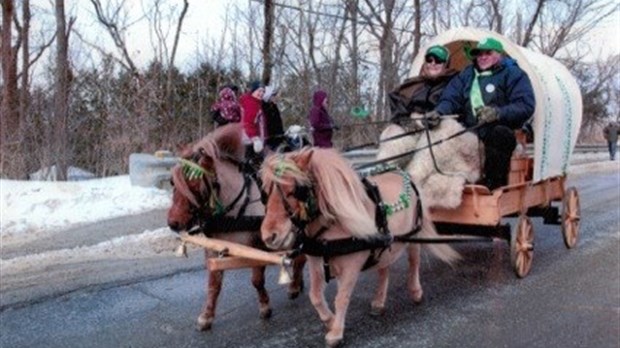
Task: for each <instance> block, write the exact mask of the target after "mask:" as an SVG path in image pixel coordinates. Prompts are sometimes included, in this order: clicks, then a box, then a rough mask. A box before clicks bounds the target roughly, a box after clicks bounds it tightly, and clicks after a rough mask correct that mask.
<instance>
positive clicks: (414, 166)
mask: <svg viewBox="0 0 620 348" xmlns="http://www.w3.org/2000/svg"><path fill="white" fill-rule="evenodd" d="M411 127H412V128H413V132H412V134H411V135H408V136H401V137H398V136H399V135H401V134H404V133H405V130H404V129H403V128H402V127H400V126H398V125H395V124H392V125H389V126H388V127H386V128H385V129H384V130H383V132H382V133H381V136H380V139H381V140H382V141H381V142H380V145H379V151H378V153H377V160H383V159H386V158H389V157H392V156H396V155H399V154H403V153H406V152H411V151H414V150H415V149H420V150H421V151H417V152H415V153H414V154H413V156H404V157H402V158H400V159H399V160H398V161H396V163H397V164H398V165H399V166H401V167H403V168H406V170H407V172H408V173H409V175H411V179H412V180H413V182H415V183H416V184H417V185H419V186H420V194H421V195H422V200H423V201H424V203H425V205H426V206H427V207H428V208H436V207H440V208H446V209H454V208H456V207H458V206H459V205H460V204H461V200H462V195H463V188H464V187H465V184H466V183H475V182H476V181H478V179H480V170H481V163H482V162H483V160H484V150H483V146H484V145H482V143H480V142H479V141H478V137H477V136H476V134H474V133H473V132H465V128H464V127H463V126H462V125H461V124H460V123H459V122H457V121H456V120H455V119H451V118H445V119H443V120H442V121H441V123H440V124H439V125H438V126H437V127H435V128H433V129H432V130H431V131H430V132H429V138H430V140H431V143H434V142H437V141H440V140H444V139H447V138H449V137H451V136H453V135H455V134H460V135H458V136H456V137H454V138H451V139H449V140H447V141H444V142H441V143H439V144H435V145H432V149H431V150H429V149H426V147H428V144H429V143H428V138H427V136H426V134H425V133H424V131H423V127H424V126H422V125H421V124H419V123H417V122H412V125H411ZM395 137H397V138H396V139H392V140H389V141H385V139H389V138H395ZM431 151H432V153H431ZM433 157H434V159H433ZM434 163H436V164H437V168H439V170H440V171H441V172H437V168H436V167H435V165H434Z"/></svg>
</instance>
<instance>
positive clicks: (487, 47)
mask: <svg viewBox="0 0 620 348" xmlns="http://www.w3.org/2000/svg"><path fill="white" fill-rule="evenodd" d="M470 54H471V57H472V58H473V59H474V63H473V64H471V65H470V66H468V67H466V68H465V69H464V70H463V71H461V73H459V75H458V76H457V77H455V78H454V79H452V80H451V81H450V83H449V84H448V85H447V86H446V88H445V89H444V91H443V93H442V95H441V98H440V100H439V103H438V104H437V107H436V108H435V110H434V111H431V112H428V113H427V114H425V117H426V119H427V123H429V124H430V125H433V124H435V125H436V124H437V123H438V122H439V120H440V116H441V115H453V114H458V115H460V117H459V121H460V122H461V123H462V124H463V125H464V126H465V127H473V126H476V125H480V127H478V128H477V129H476V132H477V134H478V137H479V139H480V140H481V141H482V142H483V143H484V148H485V165H484V174H485V177H484V182H483V184H485V185H486V186H487V187H489V189H491V190H493V189H495V188H497V187H500V186H503V185H506V184H507V181H508V171H509V168H510V157H511V156H512V152H513V151H514V149H515V147H516V139H515V135H514V131H513V130H514V129H519V128H521V127H522V126H523V124H524V123H525V122H526V121H527V120H528V119H530V118H531V117H532V115H533V113H534V108H535V106H536V100H535V97H534V90H533V89H532V84H531V82H530V79H529V77H528V76H527V74H526V73H525V72H524V71H523V70H521V68H519V66H518V65H517V63H516V61H514V60H513V59H511V58H509V57H505V56H504V47H503V45H502V43H501V42H499V41H498V40H496V39H494V38H491V37H488V38H485V39H483V40H481V41H480V42H478V44H477V45H476V48H474V49H473V50H471V52H470Z"/></svg>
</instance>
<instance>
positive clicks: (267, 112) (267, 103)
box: [263, 86, 284, 151]
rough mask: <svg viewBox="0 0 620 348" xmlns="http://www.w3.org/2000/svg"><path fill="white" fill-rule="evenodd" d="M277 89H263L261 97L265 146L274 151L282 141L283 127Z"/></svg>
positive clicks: (268, 87) (271, 87)
mask: <svg viewBox="0 0 620 348" xmlns="http://www.w3.org/2000/svg"><path fill="white" fill-rule="evenodd" d="M278 92H279V90H278V88H276V87H273V86H267V87H265V94H264V95H263V115H264V117H265V130H266V132H265V145H266V146H267V148H268V149H270V150H271V151H275V150H276V149H277V148H278V146H280V144H282V142H283V141H284V125H283V124H282V117H281V115H280V109H279V108H278Z"/></svg>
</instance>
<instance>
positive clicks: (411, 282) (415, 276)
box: [407, 243, 424, 303]
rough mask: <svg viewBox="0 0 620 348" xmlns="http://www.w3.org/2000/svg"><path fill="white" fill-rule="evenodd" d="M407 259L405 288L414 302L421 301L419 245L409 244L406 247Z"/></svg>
mask: <svg viewBox="0 0 620 348" xmlns="http://www.w3.org/2000/svg"><path fill="white" fill-rule="evenodd" d="M407 254H408V255H407V258H408V260H409V276H408V279H407V288H408V289H409V294H410V295H411V298H412V299H413V301H414V302H416V303H420V302H421V301H422V295H423V294H424V292H423V291H422V284H421V283H420V244H414V243H412V244H409V245H408V246H407Z"/></svg>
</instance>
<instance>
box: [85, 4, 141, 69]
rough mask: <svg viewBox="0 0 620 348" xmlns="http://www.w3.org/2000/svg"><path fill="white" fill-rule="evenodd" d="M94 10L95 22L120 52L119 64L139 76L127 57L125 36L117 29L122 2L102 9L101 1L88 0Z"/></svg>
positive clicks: (129, 57) (131, 61)
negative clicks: (101, 27) (106, 33)
mask: <svg viewBox="0 0 620 348" xmlns="http://www.w3.org/2000/svg"><path fill="white" fill-rule="evenodd" d="M90 2H91V3H92V4H93V7H94V8H95V13H96V15H97V20H99V23H101V24H102V25H103V26H104V27H105V29H106V30H107V32H108V34H110V36H111V37H112V41H114V45H115V46H116V48H117V49H118V50H119V51H120V53H121V56H122V60H119V61H120V62H121V64H122V65H123V66H124V67H125V68H126V69H127V70H129V71H130V72H131V73H132V74H134V75H135V76H139V75H140V74H139V71H138V68H137V66H136V64H135V63H134V61H133V59H132V58H131V56H130V55H129V51H128V48H127V42H126V40H125V36H124V34H123V30H122V29H121V28H120V27H119V24H118V22H119V21H121V20H122V18H119V17H120V16H121V10H122V6H123V4H122V2H121V3H117V4H116V5H114V4H112V3H107V7H106V8H104V7H103V6H102V4H101V0H90Z"/></svg>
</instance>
